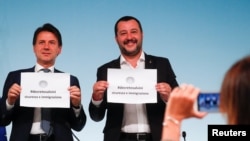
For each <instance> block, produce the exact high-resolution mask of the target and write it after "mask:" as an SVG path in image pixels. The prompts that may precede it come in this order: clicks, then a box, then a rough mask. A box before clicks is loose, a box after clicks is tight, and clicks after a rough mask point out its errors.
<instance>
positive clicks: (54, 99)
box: [20, 72, 70, 108]
mask: <svg viewBox="0 0 250 141" xmlns="http://www.w3.org/2000/svg"><path fill="white" fill-rule="evenodd" d="M69 86H70V74H68V73H34V72H25V73H21V87H22V91H21V94H20V106H24V107H51V108H53V107H54V108H56V107H57V108H69V107H70V93H69V91H68V87H69Z"/></svg>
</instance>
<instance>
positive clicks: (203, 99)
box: [197, 92, 220, 113]
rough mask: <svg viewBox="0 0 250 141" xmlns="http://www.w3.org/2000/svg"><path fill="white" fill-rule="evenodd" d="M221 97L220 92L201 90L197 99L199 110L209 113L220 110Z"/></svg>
mask: <svg viewBox="0 0 250 141" xmlns="http://www.w3.org/2000/svg"><path fill="white" fill-rule="evenodd" d="M219 98H220V94H219V93H218V92H201V93H200V94H199V96H198V100H197V107H198V110H199V111H203V112H208V113H211V112H219V104H220V103H219Z"/></svg>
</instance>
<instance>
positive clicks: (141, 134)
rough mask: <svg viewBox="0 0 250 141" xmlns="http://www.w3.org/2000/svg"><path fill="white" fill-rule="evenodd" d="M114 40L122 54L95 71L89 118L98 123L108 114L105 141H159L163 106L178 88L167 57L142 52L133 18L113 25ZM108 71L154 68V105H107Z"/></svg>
mask: <svg viewBox="0 0 250 141" xmlns="http://www.w3.org/2000/svg"><path fill="white" fill-rule="evenodd" d="M115 39H116V42H117V44H118V46H119V48H120V52H121V55H120V56H119V58H117V59H115V60H112V61H110V62H108V63H106V64H104V65H102V66H100V67H99V68H98V70H97V81H96V83H95V84H94V85H93V93H92V99H91V101H90V104H89V113H90V117H91V118H92V120H94V121H101V120H103V119H104V116H105V113H106V111H107V117H106V124H105V127H104V130H103V133H104V141H139V140H143V141H159V140H160V139H161V133H162V121H163V117H164V111H165V103H166V102H167V101H168V97H169V94H170V92H171V91H172V89H173V88H174V87H176V86H178V83H177V81H176V76H175V73H174V72H173V69H172V67H171V64H170V62H169V60H168V59H167V58H163V57H157V56H152V55H148V54H146V53H145V52H144V51H143V50H142V41H143V30H142V27H141V23H140V21H139V20H138V19H136V18H135V17H132V16H124V17H121V18H120V19H119V20H118V21H117V22H116V24H115ZM108 68H119V69H156V70H157V84H156V85H155V88H156V91H157V103H150V104H148V103H143V104H123V103H109V102H107V88H108V86H109V84H108V82H107V70H108Z"/></svg>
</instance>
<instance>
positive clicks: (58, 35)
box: [33, 23, 62, 46]
mask: <svg viewBox="0 0 250 141" xmlns="http://www.w3.org/2000/svg"><path fill="white" fill-rule="evenodd" d="M42 31H48V32H51V33H53V34H54V35H55V36H56V38H57V40H58V43H59V45H60V46H62V36H61V33H60V31H59V30H58V29H57V28H56V27H55V26H53V25H52V24H50V23H45V24H44V25H43V26H41V27H38V28H37V29H36V31H35V32H34V36H33V45H35V44H36V40H37V36H38V34H39V33H40V32H42Z"/></svg>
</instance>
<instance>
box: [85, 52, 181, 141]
mask: <svg viewBox="0 0 250 141" xmlns="http://www.w3.org/2000/svg"><path fill="white" fill-rule="evenodd" d="M108 68H120V58H118V59H115V60H112V61H110V62H108V63H106V64H104V65H102V66H101V67H99V68H98V70H97V81H100V80H105V81H107V69H108ZM145 69H157V83H160V82H166V83H168V84H169V85H170V86H171V87H172V88H174V87H176V86H178V83H177V81H176V76H175V74H174V72H173V70H172V67H171V64H170V62H169V60H168V59H167V58H162V57H156V56H152V55H147V54H145ZM165 106H166V105H165V102H164V101H163V100H162V99H161V98H160V95H159V94H157V103H151V104H146V109H147V114H148V115H147V117H148V122H149V125H150V129H151V133H152V137H153V141H160V139H161V133H162V121H163V118H164V112H165ZM123 110H124V104H119V103H107V91H106V92H105V96H104V99H103V102H102V103H101V105H100V106H99V107H96V106H95V105H94V104H93V103H92V102H90V104H89V113H90V117H91V118H92V120H94V121H101V120H102V119H103V118H104V116H105V113H106V112H107V117H106V124H105V127H104V130H103V133H104V141H119V138H120V132H121V126H122V120H123Z"/></svg>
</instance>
